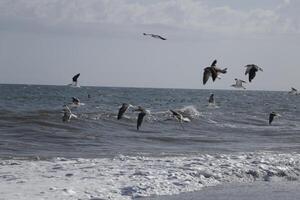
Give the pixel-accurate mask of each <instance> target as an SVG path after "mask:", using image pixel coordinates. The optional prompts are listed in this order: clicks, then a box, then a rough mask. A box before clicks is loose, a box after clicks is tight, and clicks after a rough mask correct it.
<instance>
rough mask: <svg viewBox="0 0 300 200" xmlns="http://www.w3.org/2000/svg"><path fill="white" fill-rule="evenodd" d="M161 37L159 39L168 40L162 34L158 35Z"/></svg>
mask: <svg viewBox="0 0 300 200" xmlns="http://www.w3.org/2000/svg"><path fill="white" fill-rule="evenodd" d="M158 37H159V39H162V40H167V38H164V37H162V36H160V35H159V36H158Z"/></svg>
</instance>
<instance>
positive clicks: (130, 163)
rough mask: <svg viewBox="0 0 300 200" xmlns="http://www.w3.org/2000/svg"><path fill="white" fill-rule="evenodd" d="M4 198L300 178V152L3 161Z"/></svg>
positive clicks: (119, 193) (151, 191) (168, 190)
mask: <svg viewBox="0 0 300 200" xmlns="http://www.w3.org/2000/svg"><path fill="white" fill-rule="evenodd" d="M0 165H1V167H0V188H1V190H0V197H1V198H3V199H10V200H13V199H18V200H20V199H32V200H34V199H64V200H66V199H96V198H101V199H132V198H133V197H138V196H150V195H167V194H169V195H170V194H177V193H181V192H189V191H196V190H200V189H201V188H203V187H205V186H213V185H217V184H222V183H223V184H224V183H227V182H230V183H232V182H252V181H255V180H264V181H272V180H276V181H278V180H280V179H284V180H291V181H292V180H293V181H299V176H300V154H297V153H290V154H288V153H286V154H283V153H271V152H260V153H239V154H215V155H208V154H204V155H197V156H196V155H194V156H173V157H171V156H167V157H143V156H138V157H129V156H122V155H120V156H117V157H115V158H98V159H82V158H78V159H65V158H56V159H53V160H47V161H45V160H37V161H33V160H17V159H13V160H1V161H0Z"/></svg>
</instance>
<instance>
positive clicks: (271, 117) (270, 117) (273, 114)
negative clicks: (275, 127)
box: [269, 112, 281, 125]
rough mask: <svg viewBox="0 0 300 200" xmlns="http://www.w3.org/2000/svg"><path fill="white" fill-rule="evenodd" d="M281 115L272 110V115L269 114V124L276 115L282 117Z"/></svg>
mask: <svg viewBox="0 0 300 200" xmlns="http://www.w3.org/2000/svg"><path fill="white" fill-rule="evenodd" d="M280 116H281V115H279V114H278V113H276V112H271V113H270V115H269V125H271V123H272V121H273V119H274V117H280Z"/></svg>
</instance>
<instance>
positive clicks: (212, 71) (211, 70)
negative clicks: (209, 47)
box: [203, 60, 227, 85]
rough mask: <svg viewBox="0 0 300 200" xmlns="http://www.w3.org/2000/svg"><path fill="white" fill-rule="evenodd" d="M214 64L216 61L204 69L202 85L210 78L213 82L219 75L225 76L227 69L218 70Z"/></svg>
mask: <svg viewBox="0 0 300 200" xmlns="http://www.w3.org/2000/svg"><path fill="white" fill-rule="evenodd" d="M216 64H217V60H214V61H213V62H212V64H211V66H210V67H206V68H204V72H203V85H205V83H206V82H207V81H208V79H209V77H210V76H211V78H212V80H213V81H215V80H216V78H217V77H218V74H219V73H222V74H225V73H226V72H227V68H225V69H219V68H217V67H216Z"/></svg>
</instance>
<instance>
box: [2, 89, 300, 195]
mask: <svg viewBox="0 0 300 200" xmlns="http://www.w3.org/2000/svg"><path fill="white" fill-rule="evenodd" d="M211 93H213V94H214V96H215V101H216V105H215V106H209V105H208V98H209V96H210V94H211ZM72 97H78V98H79V99H80V101H81V102H82V105H81V106H79V107H71V109H72V112H73V113H74V114H75V115H77V116H78V118H77V119H75V118H72V119H71V120H70V121H69V122H63V121H62V115H63V113H62V109H63V105H65V104H69V103H71V102H72ZM122 103H130V104H132V105H135V106H142V107H144V108H145V109H147V110H149V111H150V112H149V113H148V114H147V115H146V116H145V118H144V122H143V124H142V126H141V128H140V130H139V131H137V130H136V120H137V115H138V113H136V112H133V110H132V109H129V110H127V112H126V113H125V116H124V118H123V119H121V120H117V114H118V110H119V108H120V106H121V105H122ZM170 109H173V110H180V111H181V112H183V113H184V115H185V116H186V117H188V118H190V119H191V122H189V123H183V124H182V126H181V124H180V123H179V122H178V121H176V120H175V119H174V118H173V117H172V115H171V113H170V112H169V110H170ZM272 111H275V112H277V113H279V114H280V115H281V116H280V117H276V118H275V119H274V121H273V123H272V125H269V124H268V118H269V114H270V112H272ZM0 158H1V162H2V164H1V163H0V164H1V165H2V166H6V167H8V169H9V167H11V165H10V164H11V163H17V164H16V167H15V168H16V169H14V170H16V171H17V170H18V168H17V167H18V166H20V167H21V168H20V170H21V169H26V171H28V173H29V172H30V173H32V174H35V175H34V177H36V179H33V180H26V173H27V172H24V174H22V175H20V177H19V178H18V177H17V178H16V180H23V181H25V182H24V184H25V185H26V183H28V184H29V183H30V184H37V183H38V181H40V179H41V178H38V177H39V173H38V172H35V171H34V169H33V168H32V166H31V163H39V168H41V169H43V168H45V171H44V173H48V175H49V173H50V174H51V173H52V171H53V168H51V169H52V171H51V170H49V169H48V168H49V166H57V165H60V166H61V169H64V170H69V171H73V172H72V173H71V174H77V175H78V176H73V175H72V176H70V177H69V179H72V178H73V179H74V180H73V181H70V183H71V182H72V184H73V183H74V181H75V180H82V179H81V178H83V177H85V176H84V175H82V174H84V173H89V176H95V177H101V178H99V179H101V180H98V179H96V180H94V179H92V178H91V179H92V185H93V187H94V189H91V188H93V187H91V184H90V183H91V182H86V187H84V186H83V187H80V188H81V189H79V187H78V184H75V183H74V184H75V185H73V186H72V184H71V186H72V187H71V186H70V187H71V188H66V187H67V186H65V185H64V183H65V182H63V181H65V180H60V179H59V178H58V179H57V180H56V181H57V184H58V186H56V187H54V186H53V187H54V188H60V187H61V188H60V189H61V190H59V189H57V190H56V189H53V190H52V193H51V194H45V195H48V197H52V196H51V195H54V196H53V198H58V196H55V195H58V191H60V192H62V193H64V194H66V195H67V196H64V198H62V199H67V197H68V198H69V197H70V199H72V197H74V195H75V196H76V197H77V199H79V197H80V198H82V199H84V198H85V197H86V198H87V199H89V198H90V199H91V198H92V196H93V197H99V198H100V197H101V198H104V199H122V198H124V199H131V198H135V197H141V196H151V195H166V194H167V195H169V194H178V193H181V192H189V191H197V190H200V189H201V188H202V187H204V186H210V185H216V184H221V183H222V184H226V183H227V182H230V183H232V182H235V181H242V182H250V181H254V180H256V179H260V180H270V179H272V178H274V177H276V178H283V179H285V180H293V181H295V180H296V181H297V180H299V176H300V159H299V158H300V96H299V95H298V96H297V95H290V94H288V92H275V91H247V90H200V89H199V90H197V89H151V88H115V87H84V86H82V87H80V88H72V87H68V86H43V85H6V84H1V85H0ZM75 165H78V168H76V167H74V166H75ZM85 165H88V166H89V167H91V166H93V167H95V168H93V170H95V169H98V170H99V171H97V172H95V171H88V169H89V168H88V166H85ZM84 167H86V169H87V172H84V171H82V170H83V169H84ZM59 169H60V168H59V167H58V168H57V170H56V173H60V171H59ZM64 170H63V172H61V173H64V172H66V171H64ZM54 171H55V170H54ZM58 171H59V172H58ZM13 172H14V173H15V171H12V173H13ZM0 173H1V170H0ZM44 173H43V174H44ZM53 173H54V172H53ZM99 173H100V175H99ZM32 174H31V175H32ZM0 180H1V178H0ZM6 181H7V180H5V181H4V179H3V178H2V181H0V186H1V185H2V186H3V185H4V184H5V183H6ZM31 181H33V182H31ZM34 181H36V182H34ZM60 181H62V182H61V183H60ZM97 181H99V182H97ZM96 183H97V184H99V185H98V186H97V185H96ZM49 184H50V183H49ZM51 184H52V183H51ZM81 184H83V185H84V183H81ZM66 185H68V184H66ZM48 186H49V185H48ZM8 187H9V186H6V187H5V188H7V190H5V189H3V191H2V193H1V191H0V194H1V195H2V196H3V195H4V197H5V195H8V194H7V193H5V192H7V191H9V188H8ZM49 187H50V186H49ZM24 188H26V187H24ZM84 188H85V189H84ZM99 188H100V189H99ZM88 190H89V191H88ZM21 191H22V192H23V193H22V194H21V193H20V195H21V196H22V195H24V194H28V195H29V196H28V198H31V199H35V196H34V194H31V193H30V192H29V191H25V189H24V190H21ZM47 192H49V191H47ZM29 193H30V194H29ZM16 195H17V194H16ZM68 195H69V196H68ZM82 195H83V196H82ZM84 195H86V196H84ZM88 195H90V196H88ZM25 196H26V195H25ZM6 197H9V198H10V199H14V196H6ZM38 197H40V196H38ZM15 198H16V199H17V196H16V197H15ZM25 199H26V198H25ZM50 199H51V198H50ZM58 199H59V198H58Z"/></svg>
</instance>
